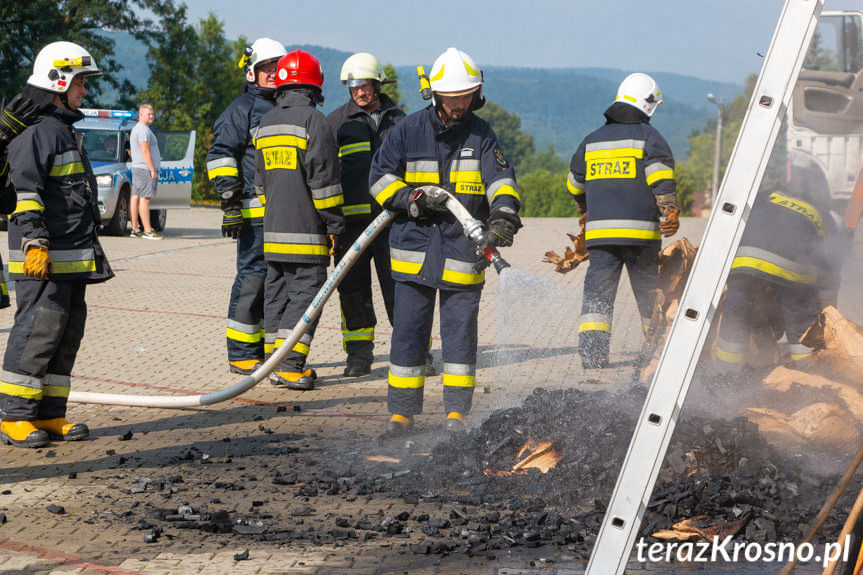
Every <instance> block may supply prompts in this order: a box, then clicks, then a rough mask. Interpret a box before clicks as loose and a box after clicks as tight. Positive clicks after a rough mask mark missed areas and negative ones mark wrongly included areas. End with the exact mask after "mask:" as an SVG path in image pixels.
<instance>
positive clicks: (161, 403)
mask: <svg viewBox="0 0 863 575" xmlns="http://www.w3.org/2000/svg"><path fill="white" fill-rule="evenodd" d="M423 190H424V191H425V193H427V194H429V195H431V196H435V197H437V196H439V195H440V194H445V195H446V196H447V199H446V203H445V205H446V207H447V209H448V210H450V212H452V214H453V216H455V218H456V219H457V220H458V221H459V222H460V223H461V224H462V227H463V228H464V233H465V235H466V236H467V237H468V238H469V239H470V240H471V241H472V242H474V243H475V244H476V245H477V252H478V254H482V256H483V259H482V260H481V261H480V262H479V263H478V264H476V267H477V271H481V270H482V269H484V268H486V267H488V266H489V265H493V266H494V268H495V270H496V271H497V272H498V273H500V272H501V271H502V270H503V269H505V268H507V267H509V264H508V263H507V262H506V261H505V260H504V259H503V258H501V257H500V254H499V253H498V252H497V250H496V249H495V248H493V247H483V245H484V244H485V236H486V228H485V225H484V224H483V223H482V222H481V221H479V220H477V219H475V218H474V217H473V216H472V215H471V214H470V212H469V211H468V210H467V209H466V208H465V207H464V206H463V205H462V204H461V202H459V201H458V200H457V199H456V198H455V197H454V196H453V195H452V194H450V193H449V192H447V191H446V190H444V189H443V188H438V187H436V186H426V187H424V188H423ZM395 216H396V214H395V213H393V212H391V211H389V210H384V211H382V212H381V213H380V214H379V215H378V217H376V218H375V219H374V220H373V221H372V222H371V223H370V224H369V225H368V227H366V229H365V230H363V232H362V233H361V234H360V236H359V238H357V240H356V241H355V242H354V243H353V244H351V247H350V248H349V249H348V251H347V253H346V254H345V255H344V256H343V257H342V259H341V260H340V261H339V263H338V264H337V265H336V267H335V268H334V269H333V273H332V274H331V275H330V277H329V278H328V279H327V281H326V282H324V285H323V286H322V287H321V289H320V290H319V291H318V293H317V295H315V299H314V300H312V303H310V304H309V307H307V308H306V311H305V312H304V313H303V316H302V317H301V318H300V320H299V321H298V322H297V324H296V325H295V326H294V329H293V330H292V331H291V333H290V335H288V336H287V337H286V338H285V340H284V342H283V343H282V344H281V345H280V346H279V347H278V349H276V350H275V351H274V352H273V354H272V355H271V356H270V357H269V358H268V359H267V360H266V361H265V362H264V363H263V364H261V365H260V366H259V367H258V368H257V369H256V370H255V371H254V372H252V374H251V375H247V376H246V377H244V378H243V379H241V380H240V381H238V382H237V383H235V384H234V385H232V386H230V387H226V388H224V389H222V390H219V391H214V392H210V393H202V394H197V395H182V396H165V395H127V394H122V393H96V392H89V391H71V392H69V399H68V400H69V401H71V402H74V403H96V404H102V405H124V406H131V407H156V408H163V409H178V408H186V407H199V406H202V405H212V404H214V403H221V402H223V401H227V400H229V399H233V398H234V397H237V396H238V395H241V394H243V393H245V392H247V391H249V390H250V389H252V388H253V387H255V386H256V385H257V384H258V383H260V382H261V381H262V380H263V379H265V378H266V377H267V376H269V374H270V373H271V372H272V371H274V370H275V369H276V367H277V366H278V365H279V364H280V363H281V362H282V360H283V359H284V357H285V356H286V355H287V354H288V351H289V350H291V349H293V347H294V345H296V343H297V342H298V341H300V338H301V337H302V336H303V334H305V333H306V331H308V329H309V328H310V327H311V326H312V324H313V323H314V322H315V320H317V319H318V317H320V315H321V312H322V311H323V308H324V304H325V303H326V302H327V300H328V299H329V297H330V296H331V295H332V293H333V290H334V289H335V288H336V287H337V286H338V285H339V284H340V283H341V282H342V280H343V279H344V277H345V275H346V274H347V272H348V271H349V270H350V269H351V267H352V266H353V265H354V263H356V261H357V259H359V257H360V255H362V253H363V252H364V251H365V250H366V248H368V246H369V245H370V244H371V242H372V240H374V239H375V238H376V237H377V236H378V234H380V233H381V232H382V231H383V230H384V228H386V227H387V226H388V225H389V224H390V223H391V222H392V221H393V219H394V218H395Z"/></svg>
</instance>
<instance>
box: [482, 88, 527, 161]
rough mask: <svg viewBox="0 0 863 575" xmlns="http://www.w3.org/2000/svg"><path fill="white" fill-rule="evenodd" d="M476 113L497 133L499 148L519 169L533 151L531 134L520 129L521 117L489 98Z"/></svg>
mask: <svg viewBox="0 0 863 575" xmlns="http://www.w3.org/2000/svg"><path fill="white" fill-rule="evenodd" d="M477 115H479V117H481V118H483V119H484V120H485V121H486V122H488V123H489V125H490V126H491V128H492V130H494V133H495V135H497V141H498V143H499V144H500V149H501V150H503V153H504V155H505V156H506V158H507V159H508V160H509V161H510V163H512V165H513V166H515V168H516V170H519V169H520V168H521V166H522V165H523V164H524V162H526V161H527V160H528V158H529V157H530V156H531V155H532V154H533V151H534V147H533V136H531V135H530V134H526V133H524V132H522V131H521V118H519V117H518V115H516V114H513V113H512V112H509V111H507V110H506V108H504V107H503V106H500V105H498V104H495V103H494V102H492V101H490V100H487V101H486V103H485V106H483V107H482V108H481V109H480V110H479V111H478V112H477Z"/></svg>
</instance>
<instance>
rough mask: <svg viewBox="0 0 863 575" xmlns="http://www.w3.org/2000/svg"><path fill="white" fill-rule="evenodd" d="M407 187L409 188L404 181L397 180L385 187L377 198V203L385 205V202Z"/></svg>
mask: <svg viewBox="0 0 863 575" xmlns="http://www.w3.org/2000/svg"><path fill="white" fill-rule="evenodd" d="M406 187H407V186H406V185H405V183H404V182H403V181H401V180H396V181H394V182H393V183H391V184H390V185H388V186H387V187H385V188H384V189H383V190H381V191H380V193H379V194H378V195H376V196H375V201H377V203H379V204H380V205H384V202H386V201H387V200H388V199H390V198H391V197H393V196H394V195H395V193H396V192H397V191H399V190H400V189H402V188H406Z"/></svg>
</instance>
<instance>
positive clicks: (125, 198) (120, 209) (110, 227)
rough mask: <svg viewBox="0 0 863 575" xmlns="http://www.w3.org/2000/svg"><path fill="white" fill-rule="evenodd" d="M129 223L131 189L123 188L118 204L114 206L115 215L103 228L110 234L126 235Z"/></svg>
mask: <svg viewBox="0 0 863 575" xmlns="http://www.w3.org/2000/svg"><path fill="white" fill-rule="evenodd" d="M128 223H129V190H128V189H126V188H123V190H121V191H120V197H119V198H117V206H116V207H115V208H114V217H112V218H111V221H109V222H108V223H107V224H106V225H105V226H104V227H103V229H104V230H105V233H106V234H108V235H110V236H124V235H126V226H127V224H128Z"/></svg>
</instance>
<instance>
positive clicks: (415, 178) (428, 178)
mask: <svg viewBox="0 0 863 575" xmlns="http://www.w3.org/2000/svg"><path fill="white" fill-rule="evenodd" d="M405 181H406V182H410V183H411V184H418V183H420V182H422V183H424V184H439V183H440V174H438V173H437V172H405ZM390 185H392V184H390Z"/></svg>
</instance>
